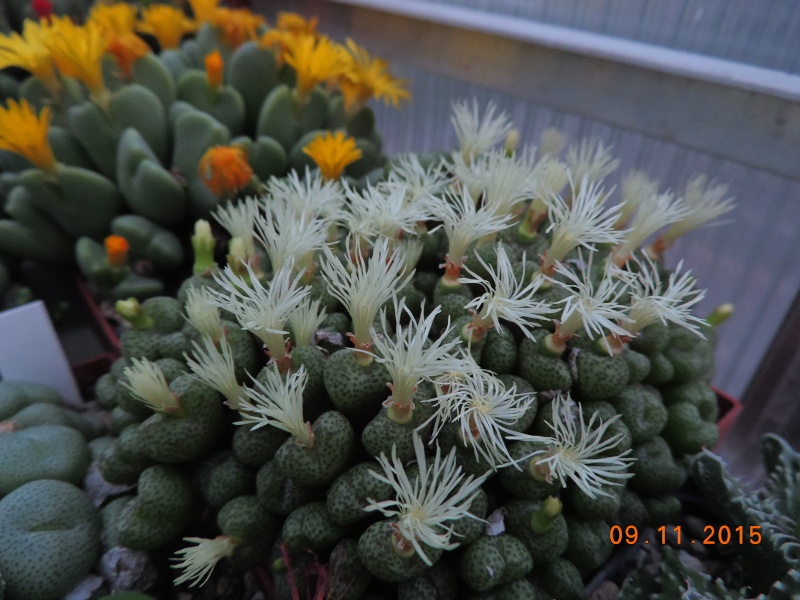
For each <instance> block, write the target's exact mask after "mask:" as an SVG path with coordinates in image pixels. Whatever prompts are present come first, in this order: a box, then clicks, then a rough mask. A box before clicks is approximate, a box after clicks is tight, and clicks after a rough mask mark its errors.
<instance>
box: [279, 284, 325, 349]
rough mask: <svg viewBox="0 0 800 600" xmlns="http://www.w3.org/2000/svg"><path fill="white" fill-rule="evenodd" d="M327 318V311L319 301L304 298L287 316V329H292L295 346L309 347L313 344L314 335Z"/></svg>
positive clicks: (307, 297)
mask: <svg viewBox="0 0 800 600" xmlns="http://www.w3.org/2000/svg"><path fill="white" fill-rule="evenodd" d="M326 316H328V311H326V310H325V308H324V307H322V306H321V303H320V301H319V300H313V301H312V300H311V298H310V296H306V297H305V298H304V299H303V301H302V302H301V303H300V304H299V305H298V306H297V308H296V309H294V310H293V311H292V312H291V313H290V314H289V327H291V328H292V334H293V335H294V343H295V345H296V346H311V345H312V344H313V343H314V334H316V333H317V329H319V326H320V325H321V324H322V322H323V321H324V320H325V317H326Z"/></svg>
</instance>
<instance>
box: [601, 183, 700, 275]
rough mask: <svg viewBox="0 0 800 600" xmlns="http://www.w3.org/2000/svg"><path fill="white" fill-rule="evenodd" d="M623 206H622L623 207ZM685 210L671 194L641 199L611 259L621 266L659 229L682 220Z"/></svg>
mask: <svg viewBox="0 0 800 600" xmlns="http://www.w3.org/2000/svg"><path fill="white" fill-rule="evenodd" d="M623 206H624V205H623ZM687 212H688V211H687V209H686V207H685V206H684V204H683V202H682V201H681V200H680V199H676V198H675V196H674V195H673V194H672V193H671V192H666V193H664V194H657V195H655V196H651V197H650V198H647V199H643V200H642V201H641V204H640V206H639V209H638V210H637V211H636V213H635V214H634V216H633V219H632V220H631V221H630V223H629V225H628V229H627V230H626V231H625V238H624V239H623V240H622V241H621V242H620V243H619V244H617V246H616V247H615V248H614V250H613V258H614V260H615V261H616V263H617V264H618V265H623V264H624V263H625V261H626V260H628V259H629V258H630V256H631V254H633V252H634V251H635V250H636V249H638V248H639V247H641V245H642V244H644V243H645V241H647V239H648V238H649V237H650V236H651V235H653V234H654V233H655V232H656V231H658V230H659V229H662V228H663V227H666V226H667V225H669V224H670V223H675V222H677V221H680V220H681V219H683V218H684V217H685V216H686V214H687Z"/></svg>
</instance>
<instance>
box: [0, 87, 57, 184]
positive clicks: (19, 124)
mask: <svg viewBox="0 0 800 600" xmlns="http://www.w3.org/2000/svg"><path fill="white" fill-rule="evenodd" d="M51 117H52V114H51V111H50V108H47V107H46V108H43V109H42V112H41V113H40V114H38V115H37V114H36V113H35V112H34V110H33V108H31V105H30V104H28V101H27V100H22V101H21V102H20V103H19V104H17V103H16V102H15V101H14V100H11V99H9V100H8V107H7V108H2V106H0V149H3V150H10V151H11V152H15V153H17V154H19V155H21V156H24V157H25V158H27V159H28V160H29V161H31V162H32V163H33V164H34V165H36V166H37V167H39V168H40V169H42V170H43V171H47V172H49V173H54V172H55V170H56V159H55V156H54V155H53V149H52V148H51V147H50V142H49V141H48V140H47V130H48V129H49V127H50V119H51Z"/></svg>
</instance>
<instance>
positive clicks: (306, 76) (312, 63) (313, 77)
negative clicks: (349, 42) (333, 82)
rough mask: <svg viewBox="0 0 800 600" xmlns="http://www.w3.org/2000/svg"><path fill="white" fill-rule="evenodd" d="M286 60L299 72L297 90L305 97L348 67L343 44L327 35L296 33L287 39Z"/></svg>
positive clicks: (301, 96)
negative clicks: (317, 35)
mask: <svg viewBox="0 0 800 600" xmlns="http://www.w3.org/2000/svg"><path fill="white" fill-rule="evenodd" d="M287 42H288V52H287V53H286V62H287V63H288V64H289V65H290V66H291V67H292V68H293V69H294V70H295V72H296V73H297V91H298V92H299V96H300V98H301V99H303V98H305V97H306V96H307V95H308V93H309V92H311V90H313V89H314V88H315V87H316V86H317V85H318V84H320V83H322V82H323V81H327V80H329V79H334V78H335V77H338V76H339V75H341V74H342V73H343V72H344V70H345V68H346V67H347V65H346V62H345V58H344V56H343V52H342V51H341V46H339V45H338V44H335V43H334V42H332V41H331V40H330V39H328V38H327V37H325V36H320V37H319V38H318V39H316V38H314V37H313V36H311V35H295V36H290V37H289V38H288V39H287Z"/></svg>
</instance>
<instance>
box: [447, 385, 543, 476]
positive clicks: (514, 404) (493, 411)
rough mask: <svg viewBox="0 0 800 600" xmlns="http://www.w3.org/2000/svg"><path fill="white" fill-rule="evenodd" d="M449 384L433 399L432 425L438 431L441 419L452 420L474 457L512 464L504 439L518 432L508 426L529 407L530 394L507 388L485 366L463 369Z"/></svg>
mask: <svg viewBox="0 0 800 600" xmlns="http://www.w3.org/2000/svg"><path fill="white" fill-rule="evenodd" d="M449 387H450V391H449V393H448V394H446V395H444V396H440V397H438V398H436V399H434V400H433V401H434V402H435V403H436V414H435V416H434V418H435V423H436V425H435V427H434V429H435V430H436V431H438V430H439V429H441V426H442V425H443V424H444V423H447V422H455V423H457V424H458V427H459V435H460V437H461V439H462V441H463V443H464V445H465V446H467V447H470V446H471V447H472V449H473V451H474V452H475V458H476V459H479V458H483V459H484V460H485V461H486V463H487V464H488V465H489V467H490V468H492V469H498V468H500V467H501V466H504V465H509V464H515V462H514V459H513V458H512V457H511V455H510V453H509V451H508V448H507V447H506V440H508V439H517V438H518V436H519V435H520V434H519V433H518V432H516V431H514V430H513V429H511V426H512V425H513V424H514V423H516V422H517V421H518V420H519V419H520V418H521V417H522V416H523V415H524V414H525V412H526V411H527V410H528V409H529V408H530V405H531V403H532V402H533V401H534V396H533V394H523V393H517V387H516V385H514V386H512V387H511V388H510V389H507V388H506V387H505V386H504V385H503V382H502V381H500V380H499V379H498V378H497V377H495V376H494V375H492V374H491V373H489V372H488V371H484V370H471V371H467V372H464V373H463V375H462V376H461V377H459V378H455V379H454V380H453V381H452V382H451V383H450V384H449ZM526 439H540V438H535V437H532V436H529V437H527V438H526ZM541 439H542V440H544V439H545V438H541ZM518 468H519V467H518Z"/></svg>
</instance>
